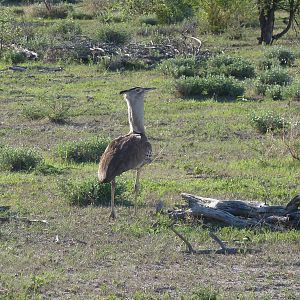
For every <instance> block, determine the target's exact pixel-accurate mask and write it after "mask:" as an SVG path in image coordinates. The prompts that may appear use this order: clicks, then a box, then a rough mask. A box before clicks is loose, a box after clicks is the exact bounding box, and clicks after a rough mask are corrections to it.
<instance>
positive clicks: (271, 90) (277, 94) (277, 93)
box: [266, 84, 283, 100]
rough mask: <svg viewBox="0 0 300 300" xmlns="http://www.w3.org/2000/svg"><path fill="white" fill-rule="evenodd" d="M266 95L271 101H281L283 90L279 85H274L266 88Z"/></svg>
mask: <svg viewBox="0 0 300 300" xmlns="http://www.w3.org/2000/svg"><path fill="white" fill-rule="evenodd" d="M266 94H267V95H268V96H269V97H270V98H271V99H273V100H282V99H283V89H282V86H281V85H278V84H275V85H271V86H269V87H268V88H267V90H266Z"/></svg>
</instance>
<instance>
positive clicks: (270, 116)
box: [251, 112, 290, 133]
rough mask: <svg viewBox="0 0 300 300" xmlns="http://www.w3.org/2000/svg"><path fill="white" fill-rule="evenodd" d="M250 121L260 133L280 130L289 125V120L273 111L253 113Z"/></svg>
mask: <svg viewBox="0 0 300 300" xmlns="http://www.w3.org/2000/svg"><path fill="white" fill-rule="evenodd" d="M251 121H252V124H253V126H254V127H256V128H257V129H258V131H259V132H260V133H267V132H268V131H276V130H280V129H281V130H282V129H285V128H287V127H288V126H290V122H289V121H287V120H285V118H284V117H282V116H280V115H279V114H275V113H273V112H265V113H263V114H260V115H257V114H253V116H252V119H251Z"/></svg>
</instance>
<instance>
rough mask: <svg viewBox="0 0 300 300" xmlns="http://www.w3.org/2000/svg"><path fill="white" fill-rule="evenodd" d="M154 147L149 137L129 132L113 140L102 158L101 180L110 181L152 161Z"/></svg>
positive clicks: (100, 165)
mask: <svg viewBox="0 0 300 300" xmlns="http://www.w3.org/2000/svg"><path fill="white" fill-rule="evenodd" d="M151 155H152V148H151V144H150V143H149V141H148V139H147V137H146V136H145V135H141V134H134V133H131V134H127V135H125V136H120V137H118V138H116V139H115V140H113V141H112V143H111V144H110V145H109V146H108V147H107V148H106V150H105V151H104V153H103V155H102V156H101V159H100V164H99V171H98V177H99V181H100V182H102V183H104V182H110V181H111V180H112V179H113V178H115V177H116V176H118V175H120V174H122V173H123V172H125V171H128V170H131V169H137V168H140V167H141V166H143V165H144V164H146V163H150V162H151Z"/></svg>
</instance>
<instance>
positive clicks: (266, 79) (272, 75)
mask: <svg viewBox="0 0 300 300" xmlns="http://www.w3.org/2000/svg"><path fill="white" fill-rule="evenodd" d="M259 81H260V82H261V83H263V84H269V85H271V84H278V85H288V84H290V83H291V77H290V75H289V73H288V72H287V71H286V70H284V69H282V68H272V69H270V70H266V71H264V72H263V73H262V74H261V75H260V76H259Z"/></svg>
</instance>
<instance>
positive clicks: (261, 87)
mask: <svg viewBox="0 0 300 300" xmlns="http://www.w3.org/2000/svg"><path fill="white" fill-rule="evenodd" d="M268 86H269V85H267V84H264V83H261V82H260V81H256V82H255V90H256V93H257V94H258V95H263V96H264V95H265V94H266V91H267V88H268Z"/></svg>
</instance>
